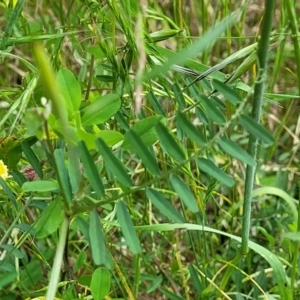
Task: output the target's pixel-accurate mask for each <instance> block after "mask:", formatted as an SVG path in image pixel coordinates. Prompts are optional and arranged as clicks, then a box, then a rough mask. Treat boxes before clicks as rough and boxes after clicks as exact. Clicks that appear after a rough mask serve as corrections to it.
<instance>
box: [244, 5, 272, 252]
mask: <svg viewBox="0 0 300 300" xmlns="http://www.w3.org/2000/svg"><path fill="white" fill-rule="evenodd" d="M274 7H275V0H265V14H264V20H263V23H262V28H261V39H260V41H259V43H258V49H257V57H258V66H259V72H258V77H257V82H256V84H255V87H254V96H253V106H252V118H253V120H254V121H256V122H257V123H259V122H260V115H261V107H262V100H263V92H264V85H265V78H266V72H267V60H268V51H269V44H270V34H271V29H272V21H273V14H274ZM257 144H258V140H257V137H255V136H253V135H250V137H249V143H248V153H249V154H250V155H251V156H252V157H253V158H254V159H255V160H256V158H257V155H256V154H257ZM255 171H256V166H254V167H252V166H249V165H247V169H246V182H245V192H244V205H243V212H244V215H243V221H242V245H241V249H240V251H241V254H242V255H246V254H247V253H248V242H249V231H250V223H251V200H252V189H253V183H254V176H255Z"/></svg>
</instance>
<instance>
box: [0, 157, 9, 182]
mask: <svg viewBox="0 0 300 300" xmlns="http://www.w3.org/2000/svg"><path fill="white" fill-rule="evenodd" d="M0 176H1V177H2V178H3V179H4V180H6V178H7V177H8V169H7V166H6V165H5V164H4V162H3V161H2V159H1V160H0Z"/></svg>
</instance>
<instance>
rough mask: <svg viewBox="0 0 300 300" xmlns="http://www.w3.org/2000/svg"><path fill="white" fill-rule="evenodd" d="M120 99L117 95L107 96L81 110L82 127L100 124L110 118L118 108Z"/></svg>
mask: <svg viewBox="0 0 300 300" xmlns="http://www.w3.org/2000/svg"><path fill="white" fill-rule="evenodd" d="M120 106H121V99H120V97H119V95H117V94H107V95H105V96H102V97H100V98H98V99H96V100H95V101H94V102H92V103H91V104H90V105H89V106H87V107H86V108H84V109H83V116H82V125H83V126H92V125H95V124H101V123H104V122H105V121H107V120H108V119H109V118H110V117H112V116H113V115H114V114H115V113H116V112H117V111H118V110H119V108H120Z"/></svg>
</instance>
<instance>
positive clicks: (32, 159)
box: [21, 141, 43, 179]
mask: <svg viewBox="0 0 300 300" xmlns="http://www.w3.org/2000/svg"><path fill="white" fill-rule="evenodd" d="M21 147H22V150H23V152H24V154H25V156H26V158H27V160H28V162H29V163H30V164H31V166H32V167H33V169H34V170H35V171H36V173H37V174H38V175H39V177H40V178H41V179H43V169H42V166H41V163H40V161H39V159H38V158H37V156H36V155H35V153H34V152H33V151H32V149H31V147H30V146H29V145H28V144H27V143H26V141H24V142H22V143H21Z"/></svg>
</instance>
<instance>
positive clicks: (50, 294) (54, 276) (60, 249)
mask: <svg viewBox="0 0 300 300" xmlns="http://www.w3.org/2000/svg"><path fill="white" fill-rule="evenodd" d="M68 228H69V219H68V218H67V217H65V218H64V220H63V222H62V224H61V226H60V230H59V241H58V245H57V250H56V253H55V258H54V263H53V268H52V272H51V277H50V282H49V285H48V290H47V295H46V300H53V299H55V294H56V289H57V285H58V282H59V277H60V276H59V274H60V271H61V266H62V261H63V254H64V249H65V245H66V239H67V235H68Z"/></svg>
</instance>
